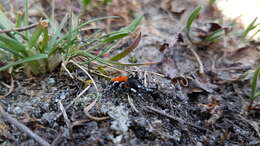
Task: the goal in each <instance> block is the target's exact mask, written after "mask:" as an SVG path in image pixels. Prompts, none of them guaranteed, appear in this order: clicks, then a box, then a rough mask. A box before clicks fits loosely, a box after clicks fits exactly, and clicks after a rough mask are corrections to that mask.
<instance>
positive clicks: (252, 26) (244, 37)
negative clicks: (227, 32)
mask: <svg viewBox="0 0 260 146" xmlns="http://www.w3.org/2000/svg"><path fill="white" fill-rule="evenodd" d="M257 18H258V17H256V18H255V19H254V20H253V21H252V22H251V23H250V24H249V25H248V26H247V27H246V29H245V31H244V32H243V33H242V35H241V39H242V40H245V39H246V36H247V35H248V33H249V32H250V31H251V30H253V29H255V28H256V26H257V25H259V24H257V25H255V23H256V20H257Z"/></svg>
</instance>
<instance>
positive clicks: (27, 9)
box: [24, 0, 29, 38]
mask: <svg viewBox="0 0 260 146" xmlns="http://www.w3.org/2000/svg"><path fill="white" fill-rule="evenodd" d="M24 5H25V7H24V9H25V10H24V25H25V26H27V25H28V24H29V0H25V4H24ZM25 36H26V37H27V38H29V32H28V31H25Z"/></svg>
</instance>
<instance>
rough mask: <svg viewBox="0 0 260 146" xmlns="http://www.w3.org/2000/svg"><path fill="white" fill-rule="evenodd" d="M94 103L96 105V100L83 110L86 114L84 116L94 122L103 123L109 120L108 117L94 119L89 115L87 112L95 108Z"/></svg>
mask: <svg viewBox="0 0 260 146" xmlns="http://www.w3.org/2000/svg"><path fill="white" fill-rule="evenodd" d="M96 103H97V98H96V99H95V100H94V101H93V102H92V103H91V104H90V105H88V106H86V107H85V108H84V113H85V114H86V116H87V117H88V118H90V119H92V120H95V121H103V120H107V119H109V117H94V116H92V115H90V114H89V111H90V110H91V109H92V108H93V107H94V106H95V104H96Z"/></svg>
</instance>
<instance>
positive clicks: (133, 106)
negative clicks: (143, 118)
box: [127, 94, 140, 114]
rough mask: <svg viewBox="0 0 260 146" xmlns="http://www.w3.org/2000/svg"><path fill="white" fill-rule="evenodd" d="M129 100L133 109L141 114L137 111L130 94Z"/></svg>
mask: <svg viewBox="0 0 260 146" xmlns="http://www.w3.org/2000/svg"><path fill="white" fill-rule="evenodd" d="M127 99H128V102H129V104H130V106H131V108H132V109H133V110H134V111H135V112H136V113H138V114H139V113H140V112H139V111H138V109H137V108H136V106H135V105H134V101H133V99H132V98H131V97H130V96H129V95H128V94H127Z"/></svg>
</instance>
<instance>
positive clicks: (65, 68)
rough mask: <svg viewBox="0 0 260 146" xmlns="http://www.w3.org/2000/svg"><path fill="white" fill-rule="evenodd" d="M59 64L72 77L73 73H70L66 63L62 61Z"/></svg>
mask: <svg viewBox="0 0 260 146" xmlns="http://www.w3.org/2000/svg"><path fill="white" fill-rule="evenodd" d="M61 66H62V67H63V68H64V70H65V71H66V72H67V73H68V74H69V76H70V78H71V79H74V77H73V75H72V74H71V73H70V71H69V70H68V69H67V67H66V65H65V64H64V62H62V63H61Z"/></svg>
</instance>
